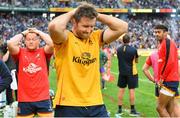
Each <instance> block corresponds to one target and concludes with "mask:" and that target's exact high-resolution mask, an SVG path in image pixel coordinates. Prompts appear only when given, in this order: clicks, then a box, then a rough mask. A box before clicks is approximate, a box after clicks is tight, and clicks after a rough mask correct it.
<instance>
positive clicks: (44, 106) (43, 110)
mask: <svg viewBox="0 0 180 118" xmlns="http://www.w3.org/2000/svg"><path fill="white" fill-rule="evenodd" d="M33 105H34V106H35V108H36V109H37V110H36V111H37V114H38V116H39V117H53V109H52V104H51V100H43V101H39V102H35V103H33Z"/></svg>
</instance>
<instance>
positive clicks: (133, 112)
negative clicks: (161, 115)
mask: <svg viewBox="0 0 180 118" xmlns="http://www.w3.org/2000/svg"><path fill="white" fill-rule="evenodd" d="M130 116H140V113H139V112H137V111H136V110H131V113H130Z"/></svg>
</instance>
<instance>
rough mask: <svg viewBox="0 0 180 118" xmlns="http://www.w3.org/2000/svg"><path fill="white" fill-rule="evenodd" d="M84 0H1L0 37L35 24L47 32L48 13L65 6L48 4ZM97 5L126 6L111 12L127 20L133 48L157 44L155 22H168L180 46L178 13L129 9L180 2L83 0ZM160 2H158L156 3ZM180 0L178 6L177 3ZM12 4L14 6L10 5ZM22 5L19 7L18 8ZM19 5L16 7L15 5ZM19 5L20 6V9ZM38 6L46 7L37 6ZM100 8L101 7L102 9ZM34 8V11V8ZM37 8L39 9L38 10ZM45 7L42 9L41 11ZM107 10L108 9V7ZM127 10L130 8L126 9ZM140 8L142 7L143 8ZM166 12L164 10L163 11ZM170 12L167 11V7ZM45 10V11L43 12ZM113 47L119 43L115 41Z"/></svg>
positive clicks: (68, 5) (75, 3) (69, 5)
mask: <svg viewBox="0 0 180 118" xmlns="http://www.w3.org/2000/svg"><path fill="white" fill-rule="evenodd" d="M82 1H83V0H38V1H36V0H25V1H24V0H0V6H2V8H1V9H0V11H1V13H0V39H3V40H9V39H10V38H11V37H12V36H13V35H15V34H16V33H19V32H22V31H23V30H25V29H26V28H27V27H36V28H37V29H39V30H41V31H44V32H48V31H47V26H48V22H49V21H50V19H52V18H51V16H50V15H51V14H55V15H58V14H61V13H64V12H65V11H63V10H65V9H61V10H60V11H58V12H51V11H50V12H49V11H48V9H49V8H75V7H77V6H78V5H79V4H80V3H81V2H82ZM86 1H87V2H89V3H92V4H93V5H95V6H96V7H97V8H100V9H101V10H104V11H105V12H106V9H105V8H111V10H114V9H116V8H128V11H127V13H121V11H120V13H111V12H107V13H108V14H111V15H115V16H116V17H119V18H122V19H124V20H126V21H128V23H129V34H130V36H131V45H133V46H134V47H136V48H140V49H141V48H143V49H154V48H156V47H157V41H156V40H155V38H154V36H153V31H152V29H153V27H154V25H156V24H158V23H163V24H167V25H168V27H169V29H170V32H172V33H173V34H170V35H171V37H172V38H173V39H174V40H175V42H176V43H177V46H178V47H179V48H180V17H178V18H177V17H170V15H171V13H154V12H153V11H152V13H150V14H147V13H132V11H131V9H130V8H160V7H162V6H163V8H178V7H179V6H180V4H179V3H180V2H179V0H178V1H173V2H172V0H161V1H160V0H146V1H143V0H121V1H120V0H86ZM159 4H160V5H159ZM178 4H179V6H178ZM11 7H14V10H12V9H11ZM21 7H22V8H21ZM18 8H19V9H18ZM20 8H21V9H20ZM40 8H45V10H44V9H40ZM102 8H103V9H102ZM33 10H35V11H33ZM37 10H39V11H37ZM43 10H44V11H43ZM107 11H108V10H107ZM129 11H130V12H129ZM142 12H143V11H142ZM165 12H166V11H165ZM168 12H169V11H168ZM43 14H45V15H43ZM96 27H98V28H100V29H104V28H105V26H104V25H103V24H101V23H97V24H96ZM114 45H115V47H116V46H117V45H118V44H116V43H115V44H114V43H113V46H114Z"/></svg>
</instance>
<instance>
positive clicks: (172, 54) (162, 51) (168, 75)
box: [158, 39, 179, 81]
mask: <svg viewBox="0 0 180 118" xmlns="http://www.w3.org/2000/svg"><path fill="white" fill-rule="evenodd" d="M158 55H159V59H158V79H159V80H160V79H162V80H164V81H179V76H178V51H177V47H176V44H175V43H174V41H173V40H170V51H169V58H168V62H167V65H166V68H165V70H164V73H163V74H162V71H163V68H164V65H165V62H166V39H164V40H163V41H162V42H161V44H160V47H159V50H158Z"/></svg>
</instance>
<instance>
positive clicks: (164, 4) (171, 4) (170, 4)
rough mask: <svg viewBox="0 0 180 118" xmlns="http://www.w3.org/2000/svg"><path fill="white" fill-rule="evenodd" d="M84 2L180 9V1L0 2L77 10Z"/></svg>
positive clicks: (47, 0) (7, 0) (8, 4)
mask: <svg viewBox="0 0 180 118" xmlns="http://www.w3.org/2000/svg"><path fill="white" fill-rule="evenodd" d="M84 1H86V2H88V3H92V4H93V5H95V6H96V7H98V8H176V9H177V8H180V0H0V6H16V7H30V8H32V7H33V8H49V7H61V8H64V7H72V8H75V7H77V6H78V5H79V3H80V2H84ZM123 1H126V2H123ZM128 1H129V2H128ZM130 1H132V2H130Z"/></svg>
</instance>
